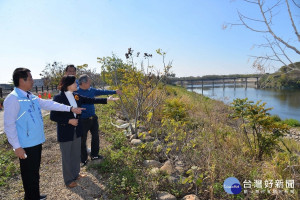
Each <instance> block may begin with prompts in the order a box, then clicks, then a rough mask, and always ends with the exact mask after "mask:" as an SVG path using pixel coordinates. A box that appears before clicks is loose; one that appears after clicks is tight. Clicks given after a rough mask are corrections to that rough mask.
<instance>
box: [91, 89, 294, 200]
mask: <svg viewBox="0 0 300 200" xmlns="http://www.w3.org/2000/svg"><path fill="white" fill-rule="evenodd" d="M167 91H168V94H169V96H168V99H173V98H177V99H180V101H181V102H183V103H184V105H185V108H186V111H187V113H188V120H189V121H190V122H191V123H189V124H190V126H188V128H187V129H189V130H187V129H185V131H189V132H190V135H191V136H192V137H193V138H191V137H190V139H189V141H190V142H191V141H194V142H195V144H194V145H193V146H194V147H193V148H190V147H189V146H188V144H187V145H182V146H180V148H179V149H180V150H179V152H175V151H174V152H172V150H171V151H170V153H169V154H170V157H171V158H172V153H173V154H175V157H176V156H177V158H179V159H181V160H183V161H184V163H186V165H187V166H189V167H191V166H198V168H197V169H199V170H198V171H197V173H198V177H203V178H202V180H200V179H199V180H200V182H201V184H199V185H196V184H194V185H193V186H192V187H191V188H189V189H182V188H180V187H178V186H174V185H171V184H169V183H168V181H166V179H167V176H166V175H165V174H160V175H156V176H154V175H151V173H149V170H147V169H144V168H143V167H142V161H143V160H146V159H156V160H159V161H165V160H166V158H165V157H161V156H160V155H159V152H157V148H155V147H153V144H152V143H148V144H144V145H141V146H140V147H138V148H131V147H130V144H129V142H128V141H127V139H126V138H125V136H124V134H123V133H122V131H120V130H118V129H116V128H114V127H113V126H111V124H110V122H111V120H112V121H114V120H115V119H114V116H115V111H114V109H113V107H112V105H106V106H102V105H101V106H99V107H98V109H97V114H98V116H100V123H101V125H100V127H101V131H102V132H103V133H104V136H105V139H106V140H107V141H108V142H109V144H110V145H108V146H107V148H106V149H104V150H102V154H104V155H105V157H106V158H107V159H106V161H105V162H103V163H102V164H100V165H98V166H94V167H96V168H98V169H99V172H100V173H103V174H106V175H107V178H108V180H109V181H108V183H109V186H110V190H111V196H112V198H114V197H115V198H118V197H120V196H123V197H127V198H133V199H135V198H153V196H152V194H153V191H159V190H166V191H169V192H170V193H172V194H174V195H176V196H177V197H182V196H184V195H185V194H188V193H195V190H196V189H197V191H198V193H199V195H200V196H202V197H203V198H204V199H205V198H212V197H215V198H217V199H231V198H233V196H232V195H228V194H226V193H225V192H224V190H223V187H222V185H223V182H224V180H225V179H226V178H227V177H230V176H234V177H237V178H238V179H239V180H240V181H241V182H243V181H244V180H252V181H253V180H255V179H258V180H267V179H272V180H274V181H275V180H277V179H280V180H281V179H282V180H286V179H292V178H293V179H296V178H297V177H296V176H299V171H297V170H296V171H293V170H295V169H292V168H291V167H290V166H294V165H299V159H298V156H297V153H299V152H300V146H299V143H297V142H295V141H292V140H288V139H285V143H286V144H287V146H288V148H289V149H290V150H291V151H292V152H293V154H289V153H288V152H287V151H286V148H285V147H284V146H283V145H282V144H281V149H282V150H280V151H278V152H276V153H275V154H274V155H272V157H265V158H264V160H263V161H261V162H258V161H256V160H255V159H254V156H253V153H252V152H251V150H250V149H249V148H248V147H247V144H246V143H245V139H244V135H243V134H242V133H241V132H242V131H241V130H240V129H239V126H238V122H237V121H235V120H233V119H230V118H229V117H228V114H229V113H230V112H231V111H230V109H229V108H228V107H227V106H226V105H224V104H223V103H222V102H220V101H215V100H211V99H209V98H207V97H204V96H202V95H199V94H196V93H192V92H188V91H186V90H185V89H183V88H180V87H173V86H170V87H168V89H167ZM169 128H170V127H164V128H163V129H164V130H163V131H162V129H161V127H155V126H154V127H150V129H151V132H152V133H154V132H156V133H158V134H156V136H158V137H160V138H164V137H165V136H164V135H163V134H164V132H168V131H172V130H171V129H169ZM173 131H174V130H173ZM177 131H178V130H177ZM176 134H177V132H176V131H175V132H174V133H173V135H176ZM152 136H155V135H152ZM177 139H178V138H177ZM164 145H167V143H164ZM162 149H164V146H163V147H162ZM182 149H188V151H186V152H183V151H182ZM177 150H178V148H177ZM176 154H177V155H176ZM181 154H183V156H180V155H181ZM112 166H113V167H112ZM145 175H146V176H145ZM184 176H185V178H187V177H189V175H188V174H184ZM295 181H296V182H297V181H298V180H295ZM145 182H148V184H145ZM149 183H152V184H150V186H149ZM192 183H193V182H192ZM269 196H270V195H267V194H260V195H257V194H251V195H250V196H248V197H250V198H254V199H261V198H269ZM287 196H288V195H286V196H282V198H285V197H287ZM235 197H237V198H245V197H246V196H245V195H243V194H240V195H237V196H235ZM287 198H292V199H293V198H294V197H293V196H290V197H287Z"/></svg>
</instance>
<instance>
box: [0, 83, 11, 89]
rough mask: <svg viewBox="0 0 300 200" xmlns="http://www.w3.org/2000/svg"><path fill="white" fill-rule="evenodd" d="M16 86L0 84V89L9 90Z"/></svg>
mask: <svg viewBox="0 0 300 200" xmlns="http://www.w3.org/2000/svg"><path fill="white" fill-rule="evenodd" d="M13 87H14V86H13V85H11V84H0V88H2V89H3V90H9V89H11V88H13Z"/></svg>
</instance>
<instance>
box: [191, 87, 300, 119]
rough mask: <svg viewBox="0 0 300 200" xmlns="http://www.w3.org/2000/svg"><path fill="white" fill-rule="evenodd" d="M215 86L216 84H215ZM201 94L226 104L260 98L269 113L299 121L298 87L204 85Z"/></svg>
mask: <svg viewBox="0 0 300 200" xmlns="http://www.w3.org/2000/svg"><path fill="white" fill-rule="evenodd" d="M215 86H216V85H215ZM189 90H191V89H189ZM193 91H195V92H197V93H199V94H201V93H202V89H201V88H198V89H193ZM203 95H205V96H208V97H210V98H213V99H217V100H222V101H223V102H225V103H226V104H230V103H231V102H232V101H233V99H236V98H241V99H243V98H248V100H251V101H254V102H256V101H258V100H262V102H266V103H267V104H266V107H267V108H273V109H272V110H270V113H271V114H276V115H278V116H279V117H280V118H281V119H287V118H293V119H297V120H299V121H300V90H299V89H283V90H276V89H256V88H247V89H245V88H242V87H237V88H233V87H225V88H223V87H222V86H219V87H216V88H212V87H204V88H203Z"/></svg>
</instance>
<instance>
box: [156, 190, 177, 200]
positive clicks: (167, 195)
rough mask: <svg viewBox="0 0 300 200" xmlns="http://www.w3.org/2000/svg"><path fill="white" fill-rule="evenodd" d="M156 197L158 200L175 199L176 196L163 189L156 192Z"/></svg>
mask: <svg viewBox="0 0 300 200" xmlns="http://www.w3.org/2000/svg"><path fill="white" fill-rule="evenodd" d="M157 199H158V200H177V199H176V197H175V196H174V195H172V194H170V193H168V192H165V191H159V192H158V193H157Z"/></svg>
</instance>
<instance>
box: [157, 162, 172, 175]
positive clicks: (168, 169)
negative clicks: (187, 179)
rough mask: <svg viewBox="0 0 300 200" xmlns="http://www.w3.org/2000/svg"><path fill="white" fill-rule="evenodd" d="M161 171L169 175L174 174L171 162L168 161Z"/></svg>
mask: <svg viewBox="0 0 300 200" xmlns="http://www.w3.org/2000/svg"><path fill="white" fill-rule="evenodd" d="M160 170H161V171H164V172H166V173H167V174H169V175H170V174H172V173H173V171H174V169H173V166H172V163H171V161H170V160H168V161H166V162H165V163H164V165H163V166H162V167H161V168H160Z"/></svg>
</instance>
